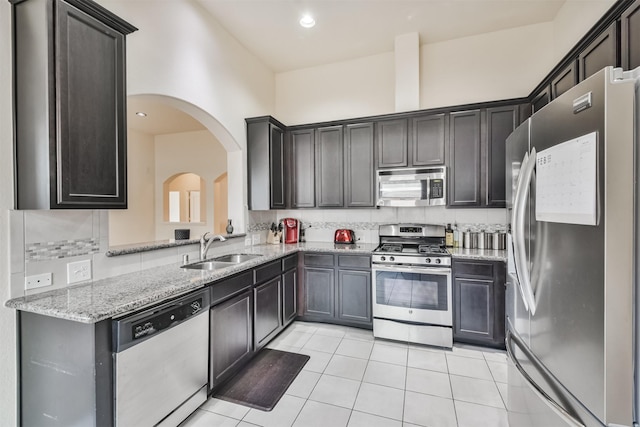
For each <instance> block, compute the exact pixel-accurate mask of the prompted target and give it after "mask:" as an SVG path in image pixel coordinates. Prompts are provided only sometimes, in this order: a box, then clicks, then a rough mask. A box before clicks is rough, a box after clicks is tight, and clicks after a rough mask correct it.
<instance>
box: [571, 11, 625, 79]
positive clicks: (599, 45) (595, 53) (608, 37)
mask: <svg viewBox="0 0 640 427" xmlns="http://www.w3.org/2000/svg"><path fill="white" fill-rule="evenodd" d="M617 28H618V25H617V23H616V22H614V23H613V24H611V26H610V27H609V29H608V30H606V31H605V32H604V33H602V34H600V35H599V36H598V37H597V38H596V39H595V40H594V41H593V42H591V44H590V45H589V46H587V47H586V48H585V49H584V50H583V51H582V52H581V53H580V55H579V56H578V74H579V76H580V81H583V80H584V79H586V78H587V77H589V76H592V75H593V74H595V73H597V72H598V71H600V70H602V69H603V68H604V67H606V66H609V65H611V66H613V67H616V66H617V65H618V63H619V61H618V37H617Z"/></svg>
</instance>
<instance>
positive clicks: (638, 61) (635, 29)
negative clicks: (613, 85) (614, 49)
mask: <svg viewBox="0 0 640 427" xmlns="http://www.w3.org/2000/svg"><path fill="white" fill-rule="evenodd" d="M620 27H621V34H620V50H621V56H622V58H621V60H622V68H624V69H625V70H633V69H634V68H636V67H640V0H637V1H636V2H634V3H633V4H632V5H631V6H630V7H629V8H628V9H627V10H625V11H624V13H623V14H622V16H621V17H620Z"/></svg>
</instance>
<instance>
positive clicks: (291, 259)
mask: <svg viewBox="0 0 640 427" xmlns="http://www.w3.org/2000/svg"><path fill="white" fill-rule="evenodd" d="M297 266H298V254H295V255H291V256H288V257H286V258H284V259H283V260H282V271H288V270H291V269H292V268H296V267H297Z"/></svg>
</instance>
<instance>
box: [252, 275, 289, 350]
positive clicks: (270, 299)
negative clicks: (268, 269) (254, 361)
mask: <svg viewBox="0 0 640 427" xmlns="http://www.w3.org/2000/svg"><path fill="white" fill-rule="evenodd" d="M280 283H281V278H280V276H278V277H276V278H274V279H271V280H270V281H268V282H267V283H263V284H262V285H260V286H256V287H255V288H254V289H253V304H254V309H253V334H254V337H255V342H254V346H255V349H256V350H258V349H259V348H262V347H263V346H264V345H265V344H266V343H268V342H269V340H271V338H273V337H274V336H275V335H276V334H277V333H278V332H279V331H280V327H281V326H282V323H281V319H280V313H281V312H282V308H281V301H280V298H281V296H280Z"/></svg>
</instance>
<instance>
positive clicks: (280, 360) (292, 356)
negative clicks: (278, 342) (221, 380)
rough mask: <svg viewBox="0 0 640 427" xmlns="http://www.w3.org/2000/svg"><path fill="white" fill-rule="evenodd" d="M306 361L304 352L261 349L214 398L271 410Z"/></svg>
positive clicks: (307, 358)
mask: <svg viewBox="0 0 640 427" xmlns="http://www.w3.org/2000/svg"><path fill="white" fill-rule="evenodd" d="M308 360H309V356H307V355H306V354H298V353H289V352H286V351H280V350H272V349H269V348H266V349H263V350H261V351H260V353H258V355H257V356H255V357H254V358H253V360H252V361H251V362H249V364H248V365H247V366H246V367H245V368H244V369H243V370H242V371H240V373H239V374H238V375H236V376H235V377H234V378H232V379H231V380H230V381H229V382H228V383H227V384H225V385H224V386H223V387H222V388H221V389H220V390H219V391H218V392H217V393H216V394H215V395H214V397H216V398H218V399H222V400H226V401H229V402H233V403H239V404H240V405H245V406H249V407H251V408H256V409H261V410H263V411H271V410H272V409H273V407H274V406H276V403H278V401H279V400H280V398H281V397H282V395H283V394H284V393H285V392H286V391H287V388H289V385H291V383H292V382H293V380H295V379H296V376H298V373H299V372H300V371H301V370H302V368H303V367H304V365H305V364H306V363H307V361H308Z"/></svg>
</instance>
